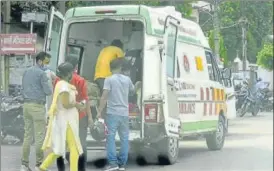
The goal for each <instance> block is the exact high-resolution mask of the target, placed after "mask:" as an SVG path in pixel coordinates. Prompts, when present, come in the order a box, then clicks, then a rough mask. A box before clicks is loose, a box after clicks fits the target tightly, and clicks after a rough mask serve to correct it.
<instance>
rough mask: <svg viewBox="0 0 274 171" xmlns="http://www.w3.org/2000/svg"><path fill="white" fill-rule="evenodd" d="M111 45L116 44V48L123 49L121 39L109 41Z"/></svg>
mask: <svg viewBox="0 0 274 171" xmlns="http://www.w3.org/2000/svg"><path fill="white" fill-rule="evenodd" d="M111 45H112V46H116V47H118V48H121V49H123V46H124V45H123V43H122V41H121V40H119V39H114V40H113V41H112V42H111Z"/></svg>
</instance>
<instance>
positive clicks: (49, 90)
mask: <svg viewBox="0 0 274 171" xmlns="http://www.w3.org/2000/svg"><path fill="white" fill-rule="evenodd" d="M40 79H41V85H42V88H43V91H44V93H45V94H46V95H47V96H50V95H51V94H52V87H51V85H49V82H48V81H49V79H48V77H47V74H46V73H45V72H43V73H42V74H41V78H40Z"/></svg>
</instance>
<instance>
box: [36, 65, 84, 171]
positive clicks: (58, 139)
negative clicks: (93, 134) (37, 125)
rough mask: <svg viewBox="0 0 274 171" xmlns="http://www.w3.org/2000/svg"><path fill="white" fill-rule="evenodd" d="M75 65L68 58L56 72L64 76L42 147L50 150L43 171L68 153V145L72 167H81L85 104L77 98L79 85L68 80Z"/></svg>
mask: <svg viewBox="0 0 274 171" xmlns="http://www.w3.org/2000/svg"><path fill="white" fill-rule="evenodd" d="M73 69H74V68H73V66H72V65H71V64H70V63H67V62H65V63H63V64H61V65H60V66H58V69H57V72H56V74H57V76H58V77H59V78H60V79H61V80H60V81H59V82H58V83H57V84H56V86H55V90H54V94H53V100H52V104H51V106H50V109H49V113H48V114H49V118H50V119H49V125H48V129H47V133H46V137H45V140H44V144H43V147H42V149H43V150H44V151H46V150H50V154H49V155H48V156H47V157H46V159H45V160H44V162H43V163H42V164H41V165H40V167H39V169H40V170H41V171H46V170H47V169H48V167H49V166H51V165H52V164H53V162H54V161H55V160H56V159H57V158H58V157H60V156H63V157H65V154H66V150H67V149H68V150H69V151H70V171H77V170H78V158H79V155H81V154H82V153H83V150H82V146H81V143H80V139H79V130H78V129H79V114H78V111H79V110H80V111H81V110H85V108H86V106H85V104H82V103H77V102H76V99H75V98H76V94H77V91H76V88H75V87H74V86H73V85H71V84H70V83H69V82H70V80H71V78H72V73H73ZM66 145H67V146H66Z"/></svg>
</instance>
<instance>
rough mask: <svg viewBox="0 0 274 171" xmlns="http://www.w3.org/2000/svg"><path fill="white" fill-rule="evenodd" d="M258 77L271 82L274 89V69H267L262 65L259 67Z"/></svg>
mask: <svg viewBox="0 0 274 171" xmlns="http://www.w3.org/2000/svg"><path fill="white" fill-rule="evenodd" d="M258 77H260V78H262V80H263V81H266V82H269V83H270V85H269V88H270V89H271V90H272V91H273V71H267V70H265V69H263V68H261V67H259V68H258Z"/></svg>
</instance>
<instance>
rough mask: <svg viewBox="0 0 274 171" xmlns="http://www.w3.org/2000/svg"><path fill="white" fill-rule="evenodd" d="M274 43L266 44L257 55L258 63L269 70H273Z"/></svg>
mask: <svg viewBox="0 0 274 171" xmlns="http://www.w3.org/2000/svg"><path fill="white" fill-rule="evenodd" d="M273 58H274V57H273V44H272V43H266V44H264V46H263V48H262V49H261V51H259V53H258V55H257V64H258V65H259V66H261V67H263V68H265V69H267V70H270V71H273V62H274V61H273Z"/></svg>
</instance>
